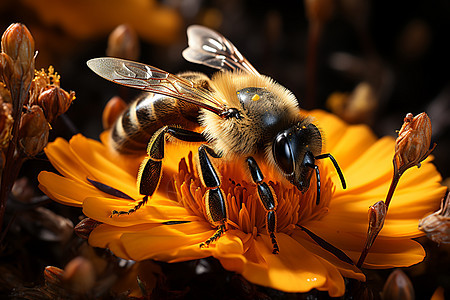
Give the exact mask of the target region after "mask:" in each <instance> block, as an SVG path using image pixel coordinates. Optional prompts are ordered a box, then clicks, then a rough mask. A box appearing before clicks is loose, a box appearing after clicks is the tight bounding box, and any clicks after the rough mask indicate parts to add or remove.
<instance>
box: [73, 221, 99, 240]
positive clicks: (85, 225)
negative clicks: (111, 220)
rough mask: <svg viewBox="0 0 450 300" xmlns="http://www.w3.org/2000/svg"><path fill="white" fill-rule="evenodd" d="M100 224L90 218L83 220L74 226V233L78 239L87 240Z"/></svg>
mask: <svg viewBox="0 0 450 300" xmlns="http://www.w3.org/2000/svg"><path fill="white" fill-rule="evenodd" d="M100 224H102V223H101V222H98V221H96V220H93V219H91V218H84V219H83V220H81V221H80V223H78V224H77V226H75V228H74V231H75V233H76V234H77V235H78V236H79V237H80V238H82V239H85V240H87V239H88V238H89V235H90V234H91V232H92V230H94V229H95V227H97V226H98V225H100Z"/></svg>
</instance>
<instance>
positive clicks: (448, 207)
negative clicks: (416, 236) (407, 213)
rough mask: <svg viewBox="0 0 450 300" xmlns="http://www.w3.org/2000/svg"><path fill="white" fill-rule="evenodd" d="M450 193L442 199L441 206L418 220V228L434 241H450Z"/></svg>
mask: <svg viewBox="0 0 450 300" xmlns="http://www.w3.org/2000/svg"><path fill="white" fill-rule="evenodd" d="M449 203H450V193H448V194H447V198H446V199H445V200H444V199H442V202H441V208H440V209H439V210H438V211H436V212H434V213H432V214H431V215H428V216H426V217H425V218H423V219H422V220H420V221H419V230H422V231H423V232H425V233H426V234H427V236H428V238H429V239H431V240H433V241H435V242H436V243H438V244H440V243H444V244H449V243H450V204H449Z"/></svg>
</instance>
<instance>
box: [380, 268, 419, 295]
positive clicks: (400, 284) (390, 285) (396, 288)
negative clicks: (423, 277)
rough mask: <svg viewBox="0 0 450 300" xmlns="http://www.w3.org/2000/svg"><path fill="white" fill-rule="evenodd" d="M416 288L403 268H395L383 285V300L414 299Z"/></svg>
mask: <svg viewBox="0 0 450 300" xmlns="http://www.w3.org/2000/svg"><path fill="white" fill-rule="evenodd" d="M414 297H415V295H414V288H413V286H412V283H411V280H409V278H408V276H406V274H405V273H403V271H402V270H400V269H397V270H394V271H393V272H392V273H391V275H389V277H388V279H387V280H386V283H385V284H384V287H383V300H394V299H395V300H413V299H414Z"/></svg>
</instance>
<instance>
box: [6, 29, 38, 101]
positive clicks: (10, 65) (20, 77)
mask: <svg viewBox="0 0 450 300" xmlns="http://www.w3.org/2000/svg"><path fill="white" fill-rule="evenodd" d="M1 46H2V51H3V53H1V57H0V66H1V68H0V75H1V77H2V79H3V81H4V82H5V84H6V85H7V87H8V88H9V89H10V91H11V92H12V90H14V91H15V92H17V93H18V91H17V89H18V88H19V87H20V86H21V85H20V82H22V83H24V86H28V84H29V83H30V82H31V80H32V79H33V74H34V39H33V37H32V36H31V33H30V31H28V29H27V27H26V26H25V25H23V24H20V23H15V24H11V25H10V26H9V27H8V29H6V31H5V32H4V33H3V36H2V41H1ZM21 105H22V103H19V105H18V107H21Z"/></svg>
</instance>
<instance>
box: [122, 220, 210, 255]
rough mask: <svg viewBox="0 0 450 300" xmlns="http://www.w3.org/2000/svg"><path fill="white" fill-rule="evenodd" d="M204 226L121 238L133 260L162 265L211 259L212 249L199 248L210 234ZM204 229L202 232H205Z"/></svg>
mask: <svg viewBox="0 0 450 300" xmlns="http://www.w3.org/2000/svg"><path fill="white" fill-rule="evenodd" d="M205 224H207V223H205V222H191V223H186V224H178V225H161V226H156V227H153V228H150V229H147V230H134V231H132V232H131V231H130V232H126V233H124V234H123V235H122V236H121V241H122V243H123V245H124V247H125V249H126V250H127V253H129V254H130V255H131V257H133V259H134V260H144V259H150V258H151V259H155V260H161V261H166V262H177V261H186V260H192V259H199V258H204V257H208V256H211V254H212V252H213V251H214V248H200V243H202V242H204V241H206V240H207V239H208V238H209V237H211V236H212V235H213V234H214V230H207V229H210V227H209V228H208V227H207V226H205ZM205 229H206V230H205Z"/></svg>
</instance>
